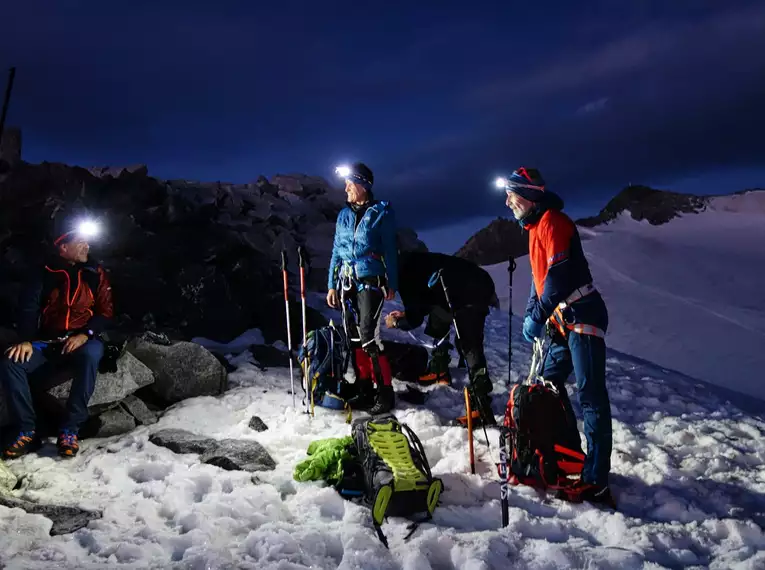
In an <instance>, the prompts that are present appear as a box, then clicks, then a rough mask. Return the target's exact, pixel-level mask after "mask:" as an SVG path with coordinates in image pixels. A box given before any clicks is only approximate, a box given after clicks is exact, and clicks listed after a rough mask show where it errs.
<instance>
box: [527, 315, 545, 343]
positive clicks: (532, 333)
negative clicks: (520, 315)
mask: <svg viewBox="0 0 765 570" xmlns="http://www.w3.org/2000/svg"><path fill="white" fill-rule="evenodd" d="M543 330H544V324H543V323H538V322H536V321H535V320H533V319H532V318H531V317H530V316H526V318H525V319H523V338H525V339H526V340H527V341H529V342H534V339H537V338H539V337H541V336H542V332H543Z"/></svg>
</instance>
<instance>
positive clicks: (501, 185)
mask: <svg viewBox="0 0 765 570" xmlns="http://www.w3.org/2000/svg"><path fill="white" fill-rule="evenodd" d="M494 186H496V187H497V189H498V190H509V189H510V183H509V182H508V181H507V178H505V177H503V176H500V177H499V178H497V179H496V180H495V181H494Z"/></svg>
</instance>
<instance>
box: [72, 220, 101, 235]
mask: <svg viewBox="0 0 765 570" xmlns="http://www.w3.org/2000/svg"><path fill="white" fill-rule="evenodd" d="M99 231H100V228H99V227H98V223H96V222H94V221H93V220H85V221H83V222H80V223H79V224H78V225H77V234H78V235H81V236H83V237H93V236H96V235H98V233H99Z"/></svg>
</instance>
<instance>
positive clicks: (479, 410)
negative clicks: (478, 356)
mask: <svg viewBox="0 0 765 570" xmlns="http://www.w3.org/2000/svg"><path fill="white" fill-rule="evenodd" d="M492 389H493V386H492V384H491V380H490V379H489V375H488V374H487V372H486V369H485V368H481V369H480V370H478V371H477V372H476V373H475V374H474V376H473V379H472V380H471V382H470V387H469V388H468V394H469V397H470V408H471V411H472V413H471V416H472V422H471V423H472V424H473V427H481V426H495V425H497V420H496V418H495V417H494V411H493V410H492V409H491V396H490V395H489V394H490V393H491V391H492ZM456 423H457V424H459V425H461V426H463V427H467V415H464V416H460V417H458V418H457V419H456Z"/></svg>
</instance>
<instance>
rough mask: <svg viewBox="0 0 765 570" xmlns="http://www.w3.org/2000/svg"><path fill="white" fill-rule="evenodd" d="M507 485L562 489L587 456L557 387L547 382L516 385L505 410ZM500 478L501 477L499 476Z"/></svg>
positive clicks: (577, 473)
mask: <svg viewBox="0 0 765 570" xmlns="http://www.w3.org/2000/svg"><path fill="white" fill-rule="evenodd" d="M504 428H505V430H504V433H505V449H506V454H507V464H508V465H507V466H508V469H509V471H510V475H511V476H510V477H509V478H508V482H510V483H511V484H516V485H517V484H522V485H529V486H532V487H537V488H542V489H560V488H562V487H566V486H568V485H569V484H571V483H572V482H573V481H574V480H575V479H576V478H578V477H579V476H580V475H581V472H582V467H583V466H584V454H583V453H581V452H580V451H578V450H576V449H571V447H573V446H572V445H571V444H570V442H572V441H577V440H578V438H579V432H578V430H577V427H576V424H575V425H573V426H572V425H570V424H569V422H568V420H567V416H566V412H565V409H564V408H563V403H562V402H561V400H560V396H559V395H558V392H557V391H556V390H555V388H554V387H553V386H552V385H550V384H546V383H537V384H531V385H527V384H515V385H514V386H513V388H512V389H511V391H510V397H509V398H508V400H507V408H506V409H505V422H504ZM500 476H501V474H500Z"/></svg>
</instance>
